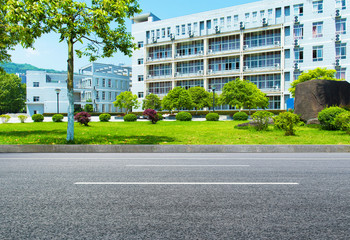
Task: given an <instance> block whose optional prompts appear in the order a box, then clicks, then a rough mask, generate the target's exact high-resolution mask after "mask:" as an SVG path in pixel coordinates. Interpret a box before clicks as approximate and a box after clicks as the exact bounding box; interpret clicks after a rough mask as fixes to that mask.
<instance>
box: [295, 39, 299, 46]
mask: <svg viewBox="0 0 350 240" xmlns="http://www.w3.org/2000/svg"><path fill="white" fill-rule="evenodd" d="M294 47H299V40H298V39H295V40H294Z"/></svg>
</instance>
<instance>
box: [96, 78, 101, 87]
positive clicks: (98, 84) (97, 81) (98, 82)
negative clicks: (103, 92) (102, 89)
mask: <svg viewBox="0 0 350 240" xmlns="http://www.w3.org/2000/svg"><path fill="white" fill-rule="evenodd" d="M96 86H100V79H98V78H96Z"/></svg>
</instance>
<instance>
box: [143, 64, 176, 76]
mask: <svg viewBox="0 0 350 240" xmlns="http://www.w3.org/2000/svg"><path fill="white" fill-rule="evenodd" d="M148 74H149V76H148V78H154V77H164V76H171V74H172V66H171V63H170V64H158V65H151V66H149V69H148Z"/></svg>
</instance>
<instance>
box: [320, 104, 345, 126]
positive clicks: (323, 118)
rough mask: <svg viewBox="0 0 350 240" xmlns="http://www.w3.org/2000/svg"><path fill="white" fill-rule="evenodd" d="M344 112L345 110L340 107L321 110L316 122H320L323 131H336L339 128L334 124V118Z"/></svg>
mask: <svg viewBox="0 0 350 240" xmlns="http://www.w3.org/2000/svg"><path fill="white" fill-rule="evenodd" d="M343 112H346V110H345V109H343V108H340V107H329V108H325V109H323V110H322V111H321V112H319V113H318V121H320V124H321V127H322V129H325V130H338V129H340V127H339V126H337V125H336V123H335V118H336V117H337V115H339V114H341V113H343Z"/></svg>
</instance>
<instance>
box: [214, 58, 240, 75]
mask: <svg viewBox="0 0 350 240" xmlns="http://www.w3.org/2000/svg"><path fill="white" fill-rule="evenodd" d="M239 63H240V59H239V57H223V58H214V59H209V73H211V74H212V73H216V72H225V71H237V70H239V65H240V64H239Z"/></svg>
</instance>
